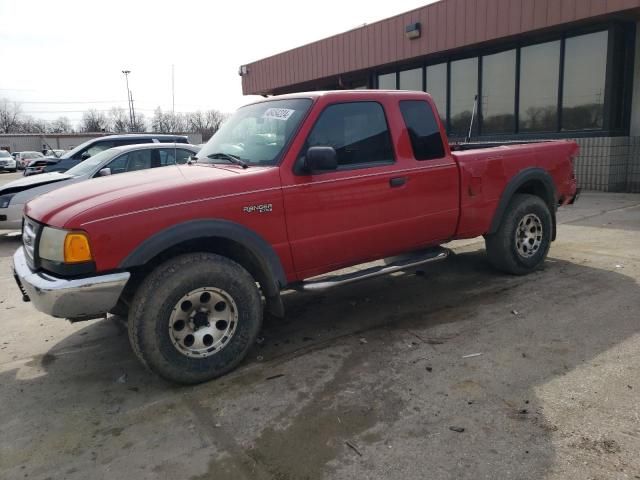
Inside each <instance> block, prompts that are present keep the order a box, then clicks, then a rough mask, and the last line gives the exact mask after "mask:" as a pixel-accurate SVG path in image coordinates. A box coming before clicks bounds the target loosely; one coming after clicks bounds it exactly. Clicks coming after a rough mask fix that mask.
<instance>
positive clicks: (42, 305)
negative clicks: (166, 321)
mask: <svg viewBox="0 0 640 480" xmlns="http://www.w3.org/2000/svg"><path fill="white" fill-rule="evenodd" d="M13 272H14V277H15V279H16V282H17V283H18V287H19V288H20V290H21V292H22V294H23V298H24V300H25V301H29V300H30V301H32V302H33V305H34V306H35V307H36V308H37V309H38V310H40V311H41V312H43V313H46V314H47V315H51V316H52V317H58V318H68V319H70V320H85V319H89V318H99V317H102V316H104V315H105V314H106V313H107V312H108V311H109V310H112V309H113V307H115V306H116V303H117V302H118V299H119V298H120V295H121V294H122V290H124V287H125V285H126V284H127V281H128V280H129V277H130V276H131V274H130V273H129V272H121V273H111V274H108V275H99V276H96V277H89V278H78V279H69V280H67V279H64V278H59V277H54V276H52V275H49V274H48V273H44V272H34V271H32V270H31V268H29V265H28V264H27V260H26V258H25V254H24V250H23V247H20V248H19V249H18V250H17V251H16V253H15V254H14V255H13Z"/></svg>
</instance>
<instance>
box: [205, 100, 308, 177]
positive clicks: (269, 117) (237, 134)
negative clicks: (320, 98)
mask: <svg viewBox="0 0 640 480" xmlns="http://www.w3.org/2000/svg"><path fill="white" fill-rule="evenodd" d="M311 103H312V102H311V100H310V99H308V98H295V99H289V100H269V101H265V102H260V103H254V104H252V105H247V106H246V107H242V108H240V109H239V110H238V111H237V112H236V113H234V114H233V115H232V116H231V118H229V119H228V120H227V121H226V122H225V123H224V124H223V125H222V127H220V130H218V131H217V132H216V134H215V135H214V136H213V137H211V140H209V141H208V142H207V144H206V145H205V146H204V147H202V150H200V151H199V152H198V155H197V158H198V162H200V163H229V162H228V161H227V160H225V159H224V156H225V155H232V156H234V157H236V158H238V159H240V160H242V161H243V162H244V163H246V164H247V165H274V164H276V163H278V161H280V157H281V155H282V152H283V150H284V147H285V145H287V143H288V142H289V140H290V139H291V136H292V135H293V134H294V133H295V131H296V129H297V128H298V125H300V122H301V121H302V119H303V118H304V116H305V115H306V113H307V111H308V110H309V107H310V106H311Z"/></svg>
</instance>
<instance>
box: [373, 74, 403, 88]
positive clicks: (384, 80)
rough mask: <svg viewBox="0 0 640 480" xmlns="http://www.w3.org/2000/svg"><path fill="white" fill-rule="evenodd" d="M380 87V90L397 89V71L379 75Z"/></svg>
mask: <svg viewBox="0 0 640 480" xmlns="http://www.w3.org/2000/svg"><path fill="white" fill-rule="evenodd" d="M378 88H379V89H380V90H396V89H397V88H398V87H397V86H396V73H395V72H393V73H387V74H385V75H378Z"/></svg>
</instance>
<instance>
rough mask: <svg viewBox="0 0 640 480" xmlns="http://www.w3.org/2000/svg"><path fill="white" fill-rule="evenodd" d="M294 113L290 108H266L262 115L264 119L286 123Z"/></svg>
mask: <svg viewBox="0 0 640 480" xmlns="http://www.w3.org/2000/svg"><path fill="white" fill-rule="evenodd" d="M295 112H296V111H295V110H291V109H290V108H268V109H267V110H266V111H265V112H264V114H263V115H262V116H263V117H264V118H274V119H276V120H284V121H287V120H289V118H290V117H291V115H293V114H294V113H295Z"/></svg>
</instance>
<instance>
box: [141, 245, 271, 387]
mask: <svg viewBox="0 0 640 480" xmlns="http://www.w3.org/2000/svg"><path fill="white" fill-rule="evenodd" d="M261 323H262V301H261V297H260V292H259V290H258V288H257V286H256V283H255V280H254V279H253V277H252V276H251V275H250V274H249V273H248V272H247V271H246V270H245V269H244V268H242V267H241V266H240V265H238V264H237V263H235V262H233V261H231V260H229V259H228V258H225V257H221V256H219V255H214V254H209V253H196V254H189V255H182V256H179V257H176V258H174V259H172V260H169V261H167V262H166V263H164V264H162V265H160V266H159V267H157V268H156V269H155V270H154V271H153V272H152V273H151V274H150V275H149V276H148V277H147V278H146V279H145V280H144V281H143V283H142V285H141V286H140V288H139V289H138V291H137V292H136V294H135V296H134V299H133V301H132V304H131V308H130V311H129V339H130V341H131V345H132V347H133V349H134V351H135V352H136V354H137V355H138V357H139V358H140V360H142V362H143V363H144V364H145V365H146V366H148V367H149V368H150V369H151V370H152V371H154V372H155V373H157V374H158V375H160V376H161V377H163V378H165V379H167V380H170V381H173V382H177V383H187V384H190V383H200V382H204V381H207V380H210V379H213V378H216V377H219V376H221V375H224V374H225V373H227V372H229V371H230V370H232V369H233V368H234V367H235V366H236V365H237V364H238V363H239V362H240V361H241V360H242V359H243V358H244V357H245V356H246V354H247V352H248V351H249V348H250V347H251V345H253V343H254V342H255V339H256V337H257V335H258V332H259V330H260V327H261Z"/></svg>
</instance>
